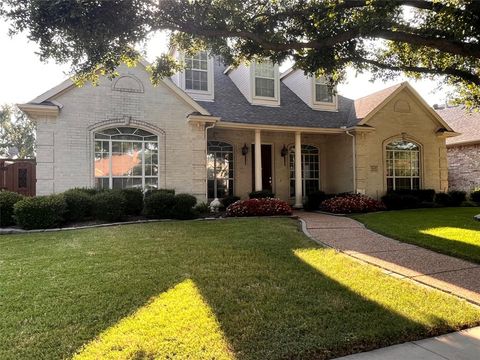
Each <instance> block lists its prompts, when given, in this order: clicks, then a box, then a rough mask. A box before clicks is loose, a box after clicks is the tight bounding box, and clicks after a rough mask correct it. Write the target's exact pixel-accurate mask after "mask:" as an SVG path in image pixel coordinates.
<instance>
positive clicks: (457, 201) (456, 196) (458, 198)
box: [448, 190, 467, 206]
mask: <svg viewBox="0 0 480 360" xmlns="http://www.w3.org/2000/svg"><path fill="white" fill-rule="evenodd" d="M448 195H450V199H451V203H450V206H460V205H462V203H463V202H464V201H466V200H467V193H466V192H465V191H458V190H452V191H449V192H448Z"/></svg>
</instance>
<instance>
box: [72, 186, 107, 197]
mask: <svg viewBox="0 0 480 360" xmlns="http://www.w3.org/2000/svg"><path fill="white" fill-rule="evenodd" d="M70 190H75V191H80V192H83V193H85V194H87V195H90V196H94V195H97V194H98V193H100V192H102V191H105V190H107V189H96V188H78V187H77V188H73V189H70ZM107 191H108V190H107Z"/></svg>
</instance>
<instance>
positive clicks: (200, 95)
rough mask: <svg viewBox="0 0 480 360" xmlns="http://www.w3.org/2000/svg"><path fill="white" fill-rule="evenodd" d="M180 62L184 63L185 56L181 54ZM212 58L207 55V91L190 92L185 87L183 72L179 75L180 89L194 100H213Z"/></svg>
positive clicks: (190, 90)
mask: <svg viewBox="0 0 480 360" xmlns="http://www.w3.org/2000/svg"><path fill="white" fill-rule="evenodd" d="M181 60H182V62H183V63H185V54H184V53H182V54H181ZM213 65H214V64H213V58H212V57H211V56H208V54H207V87H208V90H206V91H205V90H192V89H187V87H186V76H185V70H184V71H182V72H181V74H180V84H181V88H182V89H183V90H184V91H185V92H186V93H187V94H189V95H190V96H191V97H192V98H193V99H194V100H200V101H213V100H214V94H215V91H214V81H213Z"/></svg>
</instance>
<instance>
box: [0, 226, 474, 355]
mask: <svg viewBox="0 0 480 360" xmlns="http://www.w3.org/2000/svg"><path fill="white" fill-rule="evenodd" d="M0 249H1V251H0V309H1V316H0V359H2V360H6V359H60V358H70V357H72V356H73V357H74V358H76V359H153V358H159V359H167V358H168V359H172V358H175V359H187V358H190V359H238V360H240V359H312V358H316V359H324V358H331V357H334V356H339V355H343V354H347V353H352V352H356V351H360V350H367V349H372V348H375V347H380V346H386V345H389V344H393V343H400V342H403V341H406V340H412V339H418V338H422V337H427V336H432V335H436V334H439V333H444V332H447V331H451V330H456V329H460V328H464V327H466V326H473V325H477V324H479V323H480V309H478V308H476V307H473V306H472V305H470V304H468V303H467V302H465V301H462V300H459V299H456V298H454V297H451V296H448V295H446V294H443V293H441V292H438V291H434V290H429V289H426V288H424V287H420V286H416V285H414V284H412V283H409V282H405V281H402V280H398V279H395V278H393V277H389V276H387V275H384V274H382V273H381V272H380V271H379V270H377V269H376V268H374V267H371V266H369V265H363V264H361V263H358V262H356V261H354V260H351V259H350V258H349V257H347V256H345V255H342V254H339V253H336V252H335V251H333V250H330V249H329V250H327V249H322V248H319V247H317V246H315V245H314V243H312V242H311V241H310V240H308V239H307V238H306V237H305V236H304V235H303V233H301V232H300V231H299V230H298V224H297V223H296V222H295V221H293V220H290V219H264V220H259V219H242V220H223V221H213V222H200V221H191V222H164V223H153V224H142V225H128V226H121V227H110V228H102V229H90V230H79V231H68V232H60V233H43V234H31V235H15V236H0Z"/></svg>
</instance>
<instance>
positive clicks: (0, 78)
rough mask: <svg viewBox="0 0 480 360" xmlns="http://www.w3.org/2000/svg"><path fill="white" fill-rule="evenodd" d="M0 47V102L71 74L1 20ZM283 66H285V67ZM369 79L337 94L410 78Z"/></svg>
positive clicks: (152, 45) (432, 91) (438, 95)
mask: <svg viewBox="0 0 480 360" xmlns="http://www.w3.org/2000/svg"><path fill="white" fill-rule="evenodd" d="M140 48H141V49H143V50H145V51H146V54H147V56H146V57H147V60H153V59H154V58H155V57H156V56H157V55H159V54H160V53H161V52H164V51H166V49H167V41H166V37H165V35H163V34H158V35H156V36H154V37H152V38H151V39H150V40H149V41H148V42H147V43H146V44H144V45H142V46H140ZM0 49H1V54H2V56H0V104H5V103H16V104H18V103H25V102H28V101H30V100H32V99H34V98H35V97H37V96H38V95H40V94H42V93H44V92H45V91H47V90H49V89H50V88H52V87H54V86H55V85H57V84H59V83H61V82H62V81H64V80H65V79H66V78H67V77H68V76H67V73H68V70H69V67H68V65H66V64H56V63H55V62H53V61H49V62H47V63H44V62H41V61H40V59H39V57H38V55H37V54H36V53H35V52H36V51H37V49H38V47H37V45H36V44H35V43H33V42H31V41H29V40H28V39H27V36H26V35H25V34H20V35H16V36H14V37H9V36H8V24H6V23H5V22H2V23H0ZM284 68H285V65H284V66H283V67H282V70H283V69H284ZM370 78H371V76H370V74H368V73H364V74H360V75H358V76H357V75H356V74H355V71H353V70H351V71H349V72H348V76H347V80H346V82H345V83H342V84H339V86H338V93H339V94H340V95H343V96H345V97H348V98H352V99H357V98H360V97H362V96H365V95H368V94H370V93H373V92H375V91H378V90H382V89H384V88H386V87H388V86H391V85H394V84H396V83H398V82H401V81H404V80H407V79H405V78H403V77H400V78H397V79H395V80H393V81H388V82H383V81H379V80H377V81H375V82H371V81H370ZM409 81H410V84H411V85H412V86H413V87H414V88H415V89H416V90H417V91H418V92H419V93H420V95H421V96H422V97H423V98H424V99H425V100H426V101H427V102H428V103H429V104H430V105H433V104H441V103H444V102H445V99H446V90H441V89H440V90H439V82H438V81H430V80H420V81H413V80H409Z"/></svg>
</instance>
